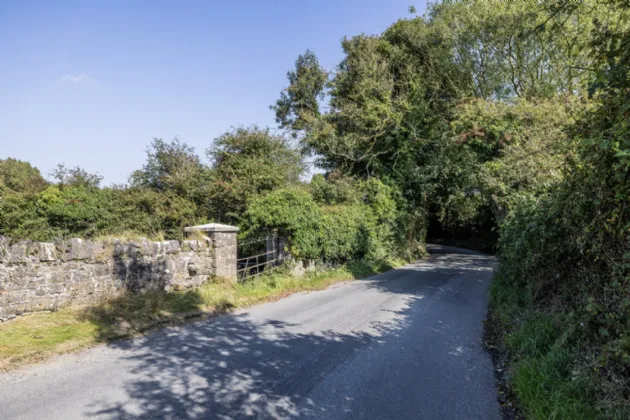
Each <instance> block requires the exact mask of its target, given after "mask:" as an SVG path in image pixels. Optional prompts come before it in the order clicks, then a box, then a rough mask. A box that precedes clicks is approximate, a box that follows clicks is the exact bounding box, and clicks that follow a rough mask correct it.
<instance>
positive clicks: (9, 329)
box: [0, 262, 399, 370]
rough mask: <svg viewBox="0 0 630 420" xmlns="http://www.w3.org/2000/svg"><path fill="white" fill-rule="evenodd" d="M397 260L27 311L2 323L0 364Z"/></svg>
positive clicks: (311, 286) (358, 274)
mask: <svg viewBox="0 0 630 420" xmlns="http://www.w3.org/2000/svg"><path fill="white" fill-rule="evenodd" d="M398 264H399V262H396V263H380V264H367V263H364V262H356V263H352V264H348V265H346V266H343V267H340V268H336V269H331V270H326V271H323V272H317V273H312V274H309V275H307V276H304V277H293V276H290V275H288V274H285V273H276V274H272V275H267V276H260V277H257V278H254V279H253V280H252V281H250V282H247V283H244V284H232V283H225V282H215V283H207V284H204V285H203V286H201V287H199V288H197V289H191V290H186V291H179V292H170V293H145V294H141V295H134V294H126V295H122V296H119V297H116V298H113V299H111V300H108V301H105V302H102V303H101V304H99V305H95V306H90V307H71V308H65V309H63V310H60V311H58V312H40V313H35V314H30V315H25V316H22V317H19V318H17V319H14V320H12V321H9V322H6V323H3V324H0V370H9V369H15V368H17V367H20V366H23V365H24V364H29V363H34V362H38V361H41V360H44V359H47V358H49V357H51V356H54V355H57V354H61V353H67V352H71V351H75V350H78V349H82V348H85V347H90V346H94V345H96V344H99V343H104V342H108V341H111V340H115V339H120V338H124V337H130V336H134V335H137V334H141V333H143V332H146V331H148V330H151V329H154V328H157V327H159V326H160V325H165V324H176V323H181V322H184V321H186V320H187V319H190V318H195V317H202V316H211V315H215V314H219V313H224V312H227V311H229V310H231V309H233V308H242V307H247V306H250V305H254V304H256V303H261V302H265V301H271V300H277V299H280V298H282V297H285V296H288V295H290V294H292V293H295V292H299V291H307V290H320V289H324V288H326V287H328V286H330V285H332V284H334V283H338V282H342V281H346V280H352V279H357V278H363V277H366V276H369V275H371V274H374V273H378V272H383V271H387V270H388V269H391V268H393V267H394V266H396V265H398Z"/></svg>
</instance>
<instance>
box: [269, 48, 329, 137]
mask: <svg viewBox="0 0 630 420" xmlns="http://www.w3.org/2000/svg"><path fill="white" fill-rule="evenodd" d="M287 79H289V86H288V87H287V88H286V89H285V90H283V91H282V92H281V93H280V99H278V101H277V102H276V104H275V105H272V106H271V107H270V108H271V109H272V110H274V111H275V112H276V122H277V123H278V124H279V125H280V127H282V128H285V129H289V130H291V131H293V134H294V135H297V133H298V132H300V131H302V130H306V129H308V128H309V127H310V125H311V124H312V123H313V121H314V119H316V118H317V117H319V116H320V111H319V102H318V101H319V100H320V99H322V98H323V96H324V88H325V86H326V82H327V80H328V73H327V72H326V71H325V70H324V69H323V68H322V67H321V66H320V65H319V60H318V59H317V56H315V54H314V53H313V52H312V51H310V50H306V52H305V53H304V54H302V55H300V56H299V57H298V58H297V60H296V61H295V70H292V71H289V72H287Z"/></svg>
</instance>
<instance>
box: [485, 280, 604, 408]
mask: <svg viewBox="0 0 630 420" xmlns="http://www.w3.org/2000/svg"><path fill="white" fill-rule="evenodd" d="M528 294H529V293H528V291H527V290H525V289H524V287H523V286H519V285H517V284H514V283H511V282H510V281H508V279H505V278H503V277H502V276H501V274H500V273H499V274H498V275H497V276H495V279H494V282H493V284H492V287H491V291H490V301H491V306H492V311H493V313H494V314H496V319H497V321H498V323H499V325H498V327H499V328H500V329H501V330H502V331H503V335H502V337H503V345H504V347H505V351H506V352H507V354H508V359H509V371H510V372H509V386H510V387H511V388H512V390H513V391H514V394H515V395H516V397H517V398H518V403H519V405H520V406H521V408H522V410H523V413H524V414H525V416H526V418H527V419H537V420H543V419H544V420H547V419H558V420H559V419H567V420H579V419H596V418H601V412H598V410H597V409H596V398H595V395H594V391H593V386H592V384H591V382H590V381H591V378H590V376H589V372H588V371H587V370H585V369H580V359H579V354H580V348H581V347H580V346H581V342H580V339H581V336H580V329H579V327H578V325H577V323H576V321H575V320H574V319H572V318H571V316H569V315H568V314H566V313H563V312H556V313H549V312H542V311H541V310H539V309H535V307H534V306H533V305H532V304H531V302H530V301H529V299H528Z"/></svg>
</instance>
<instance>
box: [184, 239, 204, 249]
mask: <svg viewBox="0 0 630 420" xmlns="http://www.w3.org/2000/svg"><path fill="white" fill-rule="evenodd" d="M182 249H190V250H191V251H195V252H197V251H200V250H201V249H202V243H201V241H197V240H185V241H183V242H182Z"/></svg>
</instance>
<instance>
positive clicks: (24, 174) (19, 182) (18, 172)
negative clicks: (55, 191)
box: [0, 158, 48, 193]
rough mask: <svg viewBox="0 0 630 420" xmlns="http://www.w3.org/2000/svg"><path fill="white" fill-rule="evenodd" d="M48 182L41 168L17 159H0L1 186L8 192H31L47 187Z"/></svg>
mask: <svg viewBox="0 0 630 420" xmlns="http://www.w3.org/2000/svg"><path fill="white" fill-rule="evenodd" d="M47 184H48V183H47V182H46V180H45V179H44V178H43V177H42V175H41V174H40V172H39V169H37V168H34V167H32V166H31V164H30V163H28V162H22V161H20V160H17V159H12V158H8V159H5V160H1V159H0V188H2V187H4V188H6V189H7V192H18V193H29V192H37V191H40V190H42V189H43V188H46V185H47Z"/></svg>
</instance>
